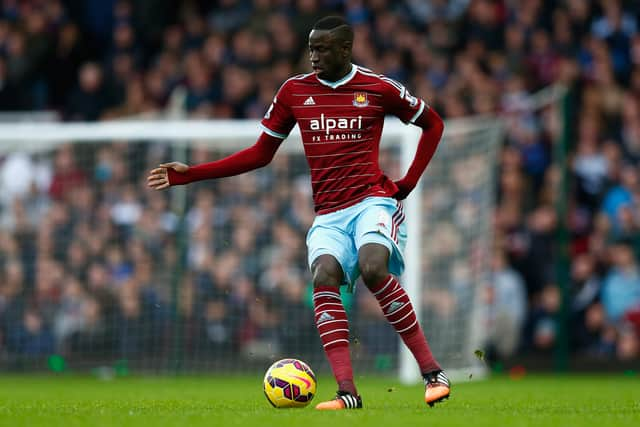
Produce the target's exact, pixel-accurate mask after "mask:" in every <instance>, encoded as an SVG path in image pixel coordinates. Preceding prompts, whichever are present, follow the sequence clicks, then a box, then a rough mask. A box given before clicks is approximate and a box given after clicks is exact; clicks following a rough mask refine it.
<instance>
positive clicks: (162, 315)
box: [0, 0, 640, 367]
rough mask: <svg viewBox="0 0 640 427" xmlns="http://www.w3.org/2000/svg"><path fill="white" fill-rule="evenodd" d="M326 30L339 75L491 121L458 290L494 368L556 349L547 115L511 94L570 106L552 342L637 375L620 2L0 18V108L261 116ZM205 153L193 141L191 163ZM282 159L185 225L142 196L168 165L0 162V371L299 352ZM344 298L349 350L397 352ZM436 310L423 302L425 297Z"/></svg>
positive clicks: (295, 163)
mask: <svg viewBox="0 0 640 427" xmlns="http://www.w3.org/2000/svg"><path fill="white" fill-rule="evenodd" d="M327 13H339V14H343V15H344V16H346V18H347V19H348V20H349V22H350V23H351V24H352V25H353V27H354V30H355V43H354V51H353V53H354V62H355V63H357V64H360V65H363V66H366V67H369V68H372V69H373V70H375V71H377V72H380V73H383V74H386V75H387V76H389V77H392V78H394V79H397V80H399V81H401V82H404V83H405V84H406V85H407V87H408V88H409V89H410V90H411V91H412V93H413V94H415V95H417V96H420V97H422V98H424V99H425V100H427V101H428V103H429V104H430V105H432V106H433V108H435V109H436V110H437V111H438V112H440V113H441V115H442V116H443V117H444V118H445V119H453V118H459V117H464V116H468V115H474V114H486V113H498V114H501V115H503V117H505V119H506V123H507V129H506V135H505V138H504V141H503V145H502V148H501V149H500V154H499V162H498V170H497V178H498V179H497V184H496V185H497V187H496V192H497V204H496V209H495V212H493V213H492V217H493V226H494V233H495V239H496V247H495V248H494V250H493V254H492V267H491V268H492V276H491V277H490V278H488V280H486V283H479V284H477V286H479V287H481V294H482V297H481V301H482V304H483V309H484V310H485V311H486V313H487V315H486V316H485V318H486V324H484V325H483V327H485V328H486V330H487V331H490V333H489V336H488V338H487V341H486V342H483V343H481V344H482V348H483V349H486V351H487V353H488V355H489V356H490V357H491V358H492V359H493V360H509V359H510V358H514V357H516V358H517V357H521V356H527V355H551V354H552V351H553V349H554V347H555V345H556V340H557V339H558V337H559V336H562V337H563V339H565V338H564V336H563V335H560V325H559V321H560V319H562V316H561V313H560V312H561V301H562V291H561V289H560V286H559V283H558V274H557V271H556V266H557V263H556V260H557V259H558V258H557V257H558V256H559V252H560V251H559V250H558V247H557V241H558V240H557V233H558V231H559V227H558V225H559V224H560V221H559V218H558V216H557V213H556V208H555V206H556V203H557V194H558V193H557V191H556V190H557V188H558V185H559V182H560V175H561V169H560V168H558V167H557V165H554V164H553V160H554V141H556V140H557V136H558V123H557V115H554V114H555V113H557V110H555V109H545V108H542V109H536V107H535V106H534V105H533V101H532V97H531V96H530V94H532V93H535V92H537V91H539V90H540V89H542V88H544V87H547V86H549V85H553V84H562V85H563V86H564V87H566V88H568V90H569V92H568V93H569V95H568V104H567V113H568V118H569V123H570V128H569V139H568V142H569V153H568V160H567V161H568V164H567V167H568V168H569V170H570V182H569V197H568V200H567V203H568V215H567V227H568V233H569V247H570V249H569V255H570V257H569V259H570V266H569V270H570V271H569V275H570V277H569V289H568V306H567V307H568V308H567V309H568V311H567V313H566V314H567V316H568V325H569V333H568V337H567V338H566V339H569V340H570V343H569V344H570V351H571V353H572V354H573V355H577V356H580V357H587V358H594V359H604V360H614V359H620V360H638V359H639V358H640V270H639V266H638V262H639V260H640V258H639V256H640V216H639V212H640V211H639V209H638V208H639V206H638V204H639V203H640V198H639V197H640V176H639V171H638V162H639V161H640V32H638V27H639V25H640V4H638V2H637V1H623V0H602V1H588V0H546V1H542V0H523V1H520V0H449V1H447V0H431V1H421V0H403V1H390V0H218V1H203V0H200V1H198V0H191V1H189V0H185V1H178V0H153V1H152V0H130V1H127V0H86V1H83V2H77V1H71V0H68V1H65V0H24V1H20V0H2V1H1V2H0V110H2V111H20V110H30V111H39V110H47V111H54V112H56V114H57V115H58V116H59V117H60V118H61V119H63V120H68V121H97V120H110V119H115V118H125V117H137V118H140V117H154V116H162V114H163V112H164V111H165V110H166V109H167V107H168V104H169V102H170V99H171V94H172V93H173V91H174V90H175V89H176V88H177V87H182V88H184V89H185V91H186V92H185V97H184V105H182V108H183V109H184V111H185V112H186V114H187V115H188V116H189V117H197V118H207V119H215V118H260V117H262V115H263V114H264V112H265V111H266V109H267V107H268V106H269V104H270V103H271V100H272V98H273V95H274V94H275V92H276V91H277V89H278V87H279V85H280V84H281V83H282V82H283V81H284V80H286V79H287V78H288V77H289V76H291V75H293V74H296V73H299V72H308V69H309V68H308V64H307V63H308V54H307V51H306V42H307V36H308V32H309V29H310V28H311V26H312V25H313V23H314V22H315V21H316V20H317V19H318V18H320V17H322V16H325V15H326V14H327ZM256 136H257V134H256ZM216 154H218V155H219V153H211V152H209V151H207V150H206V149H205V148H203V147H198V146H197V145H194V146H192V147H191V148H190V149H189V162H190V163H192V164H193V163H200V162H205V161H210V160H211V159H213V158H215V157H216ZM294 157H295V156H293V155H286V154H279V155H278V157H277V158H276V160H275V161H274V163H272V164H271V165H270V166H269V167H267V168H265V169H264V170H260V171H258V172H256V173H252V174H247V175H244V176H240V177H235V178H230V179H227V180H224V181H220V182H206V183H199V184H197V185H192V186H190V187H189V192H188V198H189V199H188V203H187V211H186V212H185V215H186V216H185V218H186V220H185V222H184V223H183V222H181V221H180V216H179V215H177V213H176V212H175V210H174V209H173V207H174V206H172V204H171V203H172V198H171V195H170V194H171V193H169V192H164V193H157V192H151V191H148V190H147V189H146V187H145V185H144V177H145V175H146V171H147V170H148V169H149V168H150V167H151V166H153V165H155V164H157V163H159V162H161V161H164V160H169V159H170V158H171V151H170V150H169V148H168V147H167V146H164V145H162V144H154V143H151V142H149V143H145V144H127V143H126V141H115V142H113V143H110V144H103V145H92V146H82V145H63V146H61V147H59V148H58V149H56V150H55V151H54V152H53V153H40V154H34V155H28V154H25V153H12V154H8V155H5V156H3V158H1V159H0V203H1V205H0V209H1V211H0V213H1V215H0V353H1V354H2V355H3V357H8V358H9V360H22V359H24V358H25V357H26V358H29V357H39V356H42V355H48V354H51V353H53V352H57V353H60V354H65V355H74V354H75V355H78V354H82V355H83V357H91V356H96V357H99V356H100V355H103V354H106V353H108V354H113V355H116V356H117V357H122V358H128V357H129V358H131V357H135V355H140V354H146V355H148V356H154V355H155V356H157V355H159V354H162V352H167V351H173V350H171V349H174V348H175V344H176V343H180V344H181V345H182V344H184V346H185V347H184V348H186V349H187V350H186V351H187V354H188V355H200V354H210V353H211V352H215V353H216V354H224V353H225V352H228V353H229V354H236V352H238V351H240V352H242V354H245V355H255V356H260V355H262V356H264V357H268V356H269V355H271V354H273V353H277V352H281V351H282V352H287V353H288V354H293V353H295V354H305V353H309V354H310V356H309V357H311V358H312V357H313V355H316V356H318V355H317V353H318V352H319V348H320V347H319V344H318V342H317V337H316V333H315V330H314V326H313V317H312V312H311V309H310V301H309V284H308V282H309V273H308V271H307V267H306V251H305V245H304V236H305V233H306V231H307V229H308V227H309V225H310V224H311V222H312V220H313V215H314V213H313V208H312V206H311V204H310V193H309V191H310V188H309V186H308V182H307V181H306V180H305V179H298V178H296V179H292V177H296V176H297V175H301V176H304V174H305V173H306V170H305V169H304V162H300V159H295V158H294ZM386 161H387V160H386V159H383V166H384V165H386V166H388V167H390V168H394V167H395V166H393V165H390V164H389V163H388V162H387V163H385V162H386ZM300 165H302V166H300ZM300 167H302V169H300V170H297V169H296V168H300ZM427 173H428V172H427ZM183 236H187V237H186V238H184V237H183ZM185 245H186V246H185ZM181 248H186V254H187V256H186V261H185V263H184V266H185V268H184V270H183V271H181V272H180V274H176V273H175V272H176V271H179V270H177V269H176V268H175V266H176V265H179V264H180V261H181V260H180V257H179V256H178V254H179V253H181ZM426 280H429V278H426ZM347 299H348V304H347V305H348V307H349V310H351V311H352V312H354V313H357V314H356V315H355V316H352V319H353V322H354V323H353V325H354V328H355V331H356V336H359V337H360V341H359V342H360V343H361V344H362V347H363V348H366V349H367V350H370V351H373V352H378V353H379V354H390V355H393V354H395V346H396V345H397V343H396V341H395V339H394V335H393V333H392V331H391V330H390V329H389V331H388V337H386V338H384V339H382V341H380V334H382V335H384V334H386V333H387V332H385V331H386V329H385V330H380V329H379V328H378V327H377V325H379V324H380V322H383V321H384V319H383V318H382V317H381V315H380V314H379V313H378V312H377V311H376V310H374V309H373V308H372V307H373V305H371V301H370V300H369V299H368V296H367V293H366V292H360V293H356V295H355V296H353V297H347ZM171 301H179V304H178V305H175V304H171V303H170V302H171ZM456 304H457V302H456V297H455V295H453V296H452V295H444V294H442V292H439V293H436V294H435V295H431V296H427V297H426V298H425V301H424V305H425V307H426V308H427V310H429V307H436V306H437V307H440V308H441V307H443V306H455V305H456ZM445 311H446V310H445ZM291 319H293V320H291ZM289 320H291V321H292V322H293V323H287V321H289ZM292 325H293V326H292ZM372 325H373V326H372ZM424 326H425V330H426V331H427V335H429V332H430V326H429V324H425V325H424ZM374 333H375V334H376V338H375V339H373V338H371V339H369V340H368V338H367V337H369V335H373V334H374ZM358 334H360V335H358ZM434 350H435V351H436V352H437V349H434ZM356 351H357V350H356ZM203 352H204V353H203ZM320 356H321V355H320ZM206 359H207V358H206V357H202V358H199V360H206ZM312 360H313V359H312ZM376 363H377V364H379V366H380V367H382V366H385V364H386V363H387V362H386V361H385V360H383V359H378V360H377V361H376Z"/></svg>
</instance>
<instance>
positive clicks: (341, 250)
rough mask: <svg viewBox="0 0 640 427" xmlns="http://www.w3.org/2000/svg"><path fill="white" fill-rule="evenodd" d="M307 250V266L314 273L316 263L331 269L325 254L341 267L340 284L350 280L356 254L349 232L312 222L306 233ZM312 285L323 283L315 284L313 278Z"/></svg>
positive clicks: (356, 257) (355, 261)
mask: <svg viewBox="0 0 640 427" xmlns="http://www.w3.org/2000/svg"><path fill="white" fill-rule="evenodd" d="M307 250H308V257H307V258H308V263H309V268H310V269H311V271H312V272H313V273H314V275H315V274H316V271H317V269H318V263H322V265H320V267H321V268H325V267H326V268H328V269H332V264H331V262H330V261H328V260H327V258H326V257H325V255H329V256H331V257H332V258H334V259H335V260H336V261H337V263H338V264H339V266H340V268H341V273H342V275H341V283H340V284H347V283H350V282H351V277H352V275H353V271H354V269H355V268H356V266H357V262H358V256H357V251H356V248H355V245H354V243H353V239H352V237H351V236H350V235H349V234H347V233H346V232H344V231H343V230H341V229H340V228H339V227H333V226H326V225H317V224H314V225H313V226H312V227H311V229H310V230H309V233H308V234H307ZM321 257H322V258H321ZM325 264H326V265H325ZM314 269H315V270H316V271H314ZM314 285H316V286H318V285H323V284H322V283H317V284H316V283H315V279H314Z"/></svg>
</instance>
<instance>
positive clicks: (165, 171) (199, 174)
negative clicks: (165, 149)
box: [147, 133, 282, 190]
mask: <svg viewBox="0 0 640 427" xmlns="http://www.w3.org/2000/svg"><path fill="white" fill-rule="evenodd" d="M281 142H282V139H280V138H277V137H274V136H271V135H268V134H266V133H262V134H261V135H260V137H259V138H258V141H256V143H255V144H254V145H252V146H251V147H249V148H246V149H244V150H242V151H238V152H237V153H235V154H232V155H230V156H228V157H225V158H224V159H220V160H216V161H214V162H210V163H203V164H200V165H195V166H188V165H185V164H184V163H180V162H171V163H163V164H161V165H158V167H157V168H155V169H152V170H151V171H150V172H149V176H148V177H147V185H148V186H149V187H151V188H153V189H155V190H163V189H165V188H168V187H170V186H172V185H183V184H188V183H190V182H195V181H202V180H204V179H215V178H224V177H227V176H234V175H240V174H241V173H245V172H249V171H251V170H254V169H258V168H261V167H263V166H266V165H268V164H269V163H270V162H271V160H272V159H273V156H274V155H275V154H276V151H278V147H279V146H280V143H281Z"/></svg>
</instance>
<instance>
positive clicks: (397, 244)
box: [354, 198, 407, 276]
mask: <svg viewBox="0 0 640 427" xmlns="http://www.w3.org/2000/svg"><path fill="white" fill-rule="evenodd" d="M354 239H355V244H356V248H357V249H358V250H359V251H362V249H363V248H364V247H365V246H366V245H369V244H377V245H381V246H384V247H385V248H387V251H388V254H389V258H388V269H389V272H391V274H394V275H396V276H400V275H402V272H403V271H404V256H403V251H404V247H405V245H406V239H407V232H406V225H405V224H404V211H403V209H402V204H401V203H400V202H398V201H396V200H393V199H390V198H379V199H378V200H377V201H376V203H375V204H372V205H370V206H368V207H367V209H365V210H364V211H363V212H362V213H361V215H360V216H359V217H358V220H357V222H356V226H355V236H354ZM374 248H375V247H374ZM374 254H378V251H377V250H376V251H375V253H374ZM362 258H363V257H361V259H362ZM362 267H364V266H361V268H362Z"/></svg>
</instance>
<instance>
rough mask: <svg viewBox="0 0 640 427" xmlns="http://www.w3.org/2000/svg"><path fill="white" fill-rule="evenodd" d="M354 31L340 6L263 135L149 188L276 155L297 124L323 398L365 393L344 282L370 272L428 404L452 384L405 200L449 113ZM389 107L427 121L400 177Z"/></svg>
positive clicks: (408, 118)
mask: <svg viewBox="0 0 640 427" xmlns="http://www.w3.org/2000/svg"><path fill="white" fill-rule="evenodd" d="M352 45H353V31H352V29H351V27H350V26H349V25H348V24H347V22H346V21H345V20H344V19H342V18H340V17H332V16H330V17H325V18H323V19H320V20H319V21H318V22H317V23H316V24H315V25H314V27H313V29H312V31H311V33H310V34H309V54H310V59H311V66H312V68H313V72H312V73H310V74H304V75H298V76H295V77H292V78H290V79H289V80H287V81H286V82H284V84H283V85H282V86H281V87H280V89H279V91H278V93H277V94H276V96H275V98H274V100H273V103H272V104H271V106H270V107H269V109H268V111H267V112H266V114H265V116H264V118H263V120H262V130H263V132H262V134H261V135H260V137H259V138H258V140H257V142H256V143H255V144H254V145H253V146H251V147H249V148H247V149H245V150H242V151H239V152H237V153H236V154H233V155H231V156H229V157H226V158H224V159H221V160H218V161H214V162H211V163H205V164H200V165H196V166H187V165H185V164H183V163H179V162H171V163H165V164H161V165H159V167H158V168H155V169H153V170H152V171H151V172H150V174H149V177H148V185H149V186H150V187H151V188H154V189H157V190H161V189H164V188H167V187H169V186H172V185H181V184H187V183H190V182H193V181H198V180H203V179H212V178H222V177H227V176H232V175H237V174H240V173H244V172H247V171H250V170H253V169H257V168H260V167H262V166H265V165H267V164H268V163H269V162H270V161H271V159H272V158H273V156H274V155H275V153H276V150H277V149H278V146H279V145H280V143H281V142H282V141H283V140H284V139H285V138H286V137H287V136H288V135H289V132H290V131H291V129H292V128H293V127H294V125H295V124H296V123H298V126H299V127H300V132H301V134H302V140H303V144H304V150H305V154H306V158H307V161H308V163H309V168H310V170H311V186H312V188H313V201H314V205H315V210H316V213H317V216H316V218H315V220H314V223H313V225H312V226H311V229H310V230H309V232H308V234H307V248H308V261H309V266H310V268H311V272H312V276H313V286H314V290H313V302H314V311H315V322H316V326H317V328H318V332H319V334H320V339H321V341H322V344H323V347H324V351H325V353H326V356H327V358H328V359H329V363H330V365H331V368H332V370H333V373H334V376H335V378H336V381H337V383H338V392H337V395H336V397H335V398H334V399H333V400H329V401H326V402H322V403H319V404H318V405H317V406H316V409H321V410H327V409H354V408H361V407H362V399H361V397H360V395H359V394H358V391H357V389H356V385H355V383H354V380H353V370H352V365H351V357H350V352H349V326H348V321H347V316H346V312H345V309H344V306H343V304H342V301H341V298H340V292H339V289H340V286H342V285H352V284H353V283H354V281H355V280H356V279H357V278H358V277H359V276H362V280H363V282H364V284H365V285H366V286H367V288H368V289H369V290H370V291H371V292H372V293H373V295H374V296H375V297H376V299H377V300H378V303H379V304H380V308H381V309H382V311H383V313H384V315H385V317H386V318H387V320H388V321H389V323H390V324H391V325H392V326H393V327H394V328H395V330H396V331H397V332H398V334H399V335H400V337H401V338H402V340H403V342H404V343H405V344H406V345H407V347H408V348H409V349H410V350H411V352H412V354H413V355H414V357H415V359H416V361H417V363H418V365H419V367H420V370H421V372H422V376H423V378H424V382H425V394H424V400H425V402H426V403H427V404H429V406H433V404H434V403H436V402H440V401H441V400H443V399H446V398H448V397H449V391H450V384H449V380H448V378H447V376H446V375H445V373H444V372H443V370H442V368H441V367H440V365H439V364H438V362H437V361H436V360H435V359H434V357H433V355H432V354H431V350H430V349H429V345H428V344H427V340H426V339H425V336H424V334H423V332H422V328H421V327H420V324H419V323H418V320H417V318H416V314H415V312H414V310H413V306H412V304H411V301H410V300H409V297H408V295H407V293H406V292H405V290H404V289H403V288H402V287H401V286H400V284H399V282H398V279H397V277H400V275H401V274H402V271H403V269H404V259H403V253H402V251H403V248H404V246H405V240H406V230H405V224H404V223H403V221H404V213H403V211H402V203H401V202H400V201H401V200H403V199H405V198H406V197H407V195H408V194H409V193H410V192H411V190H413V188H414V187H415V186H416V184H417V182H418V179H419V178H420V176H421V175H422V173H423V172H424V170H425V168H426V166H427V164H428V163H429V161H430V159H431V157H432V156H433V154H434V152H435V150H436V147H437V145H438V143H439V141H440V138H441V136H442V132H443V128H444V125H443V122H442V119H441V118H440V117H439V116H438V114H437V113H436V112H435V111H433V109H431V108H430V107H429V106H428V105H427V104H426V103H425V102H424V101H423V100H421V99H418V98H416V97H414V96H412V95H411V94H410V93H409V92H408V91H407V89H406V88H405V87H404V86H403V85H401V84H400V83H398V82H396V81H394V80H392V79H389V78H387V77H384V76H381V75H378V74H375V73H374V72H372V71H371V70H368V69H366V68H363V67H360V66H357V65H354V64H352V63H351V49H352ZM386 114H393V115H395V116H397V117H399V118H400V119H401V120H402V121H404V122H406V123H412V124H414V125H416V126H419V127H421V128H422V136H421V137H420V141H419V143H418V148H417V152H416V155H415V157H414V160H413V162H412V164H411V166H410V167H409V170H408V171H407V174H406V176H404V177H403V178H402V179H400V180H398V181H395V182H394V181H392V180H390V179H389V178H388V177H386V176H385V175H384V174H383V173H382V171H381V170H380V167H379V165H378V148H379V144H380V134H381V132H382V126H383V123H384V117H385V115H386Z"/></svg>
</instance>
